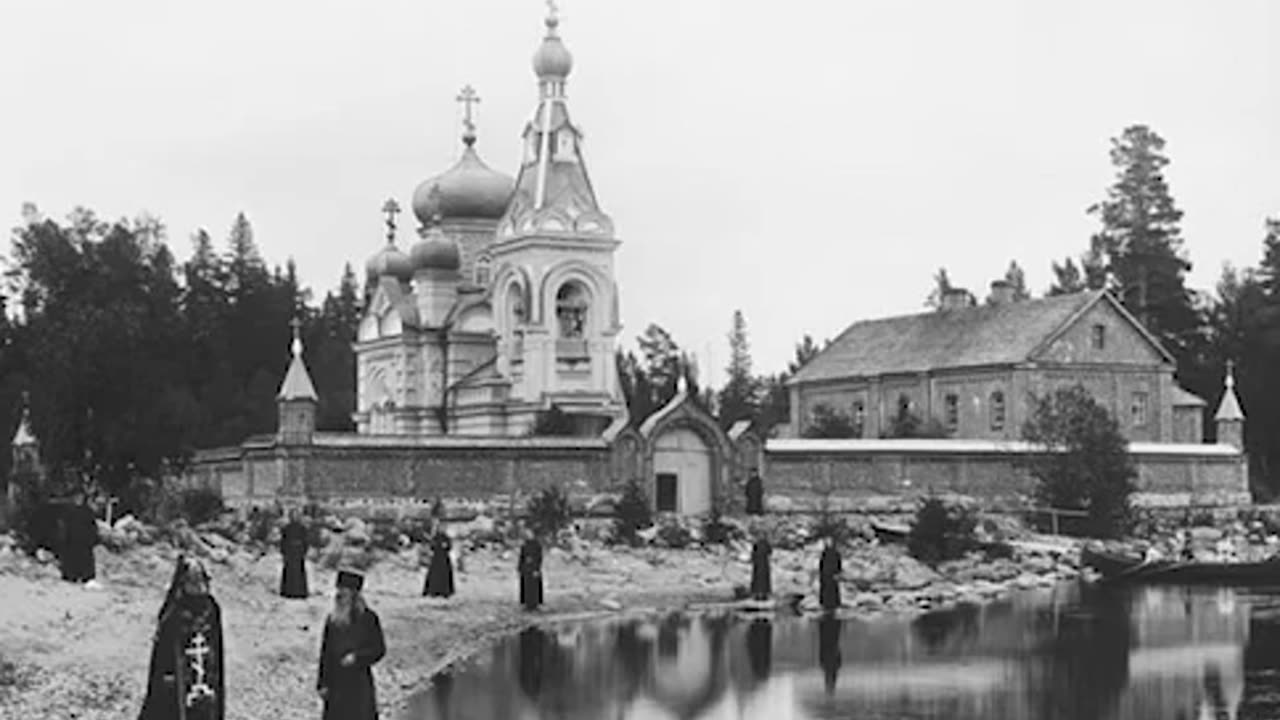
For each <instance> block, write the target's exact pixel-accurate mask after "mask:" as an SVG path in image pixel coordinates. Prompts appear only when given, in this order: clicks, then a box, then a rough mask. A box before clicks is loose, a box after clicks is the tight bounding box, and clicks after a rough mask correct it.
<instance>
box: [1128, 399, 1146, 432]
mask: <svg viewBox="0 0 1280 720" xmlns="http://www.w3.org/2000/svg"><path fill="white" fill-rule="evenodd" d="M1129 412H1130V414H1131V415H1132V417H1133V424H1134V425H1135V426H1140V425H1146V424H1147V394H1146V393H1144V392H1136V393H1134V394H1133V403H1132V404H1131V405H1130V407H1129Z"/></svg>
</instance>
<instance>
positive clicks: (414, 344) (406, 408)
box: [354, 13, 626, 436]
mask: <svg viewBox="0 0 1280 720" xmlns="http://www.w3.org/2000/svg"><path fill="white" fill-rule="evenodd" d="M558 24H559V22H558V19H557V18H556V16H555V14H554V13H553V14H552V15H551V16H550V17H548V18H547V20H546V35H545V37H544V38H543V40H542V44H541V46H540V47H539V48H538V49H537V52H535V53H534V56H533V71H534V74H535V75H536V76H537V80H538V102H537V106H536V108H535V110H534V113H533V117H532V118H531V119H530V120H529V122H528V123H527V124H526V125H525V128H524V136H523V138H524V144H523V155H522V158H521V161H520V167H519V170H518V171H517V173H516V176H515V178H512V177H511V176H509V175H506V174H504V173H502V172H500V171H497V170H494V169H493V168H491V167H489V166H488V165H487V164H485V162H484V161H483V160H481V159H480V155H479V152H478V151H477V149H476V132H475V125H474V123H473V122H472V118H471V104H472V103H473V102H475V101H476V99H477V98H476V94H475V91H474V90H473V89H472V88H471V87H470V86H468V87H466V88H464V89H463V91H462V94H461V95H460V96H459V98H458V99H459V101H461V102H463V103H465V106H466V118H465V120H464V126H465V130H464V133H463V135H462V153H461V157H460V158H459V159H458V161H457V163H456V164H455V165H454V166H453V167H452V168H449V169H448V170H446V171H445V172H443V173H441V174H439V175H436V176H434V177H431V178H429V179H427V180H424V181H423V182H422V183H421V184H419V185H418V187H417V189H416V190H415V191H414V193H413V203H412V209H413V215H414V217H415V218H416V220H417V221H418V225H419V227H418V236H419V240H418V241H417V242H416V243H414V244H413V246H412V247H410V248H409V249H408V252H404V251H402V250H401V249H400V248H399V247H397V245H396V242H395V214H396V212H398V211H399V206H398V205H397V204H396V203H395V201H394V200H389V201H388V202H387V205H386V206H384V208H383V210H384V212H385V213H386V214H387V216H388V217H387V226H388V234H387V244H386V246H385V247H383V248H382V249H381V250H379V251H378V252H377V253H376V254H375V255H373V256H372V257H371V258H369V260H368V263H367V264H366V270H367V276H368V283H369V288H370V293H369V295H368V303H367V306H366V311H365V314H364V317H363V319H362V320H361V322H360V326H359V332H358V336H357V338H356V342H355V344H354V351H355V354H356V368H357V370H356V372H357V381H356V386H357V391H356V393H357V398H356V412H355V416H354V420H355V424H356V427H357V431H358V432H359V433H360V434H366V435H411V436H433V435H436V436H438V435H466V436H516V435H524V434H526V433H527V432H528V431H529V430H530V429H531V428H532V427H533V426H534V424H535V422H536V421H537V418H538V416H539V413H542V412H547V411H549V410H550V409H551V408H553V407H555V408H557V409H559V410H560V411H561V412H563V413H565V414H566V415H567V416H568V417H570V418H571V419H572V421H573V422H574V425H575V427H576V429H577V430H578V432H579V434H582V435H599V433H600V432H602V431H603V430H604V429H605V428H607V427H608V426H609V425H610V424H611V423H612V422H614V421H615V420H617V419H618V418H620V417H623V416H625V414H626V406H625V403H624V401H623V398H622V394H621V391H620V389H619V384H618V378H617V373H616V368H615V365H614V344H615V339H616V338H617V336H618V333H619V331H620V330H621V324H620V322H619V315H618V286H617V282H616V281H615V279H614V252H615V251H616V249H617V247H618V245H619V241H618V240H617V238H616V237H615V236H614V229H613V223H612V221H611V220H610V219H609V216H608V215H606V214H605V213H604V211H603V210H602V209H601V207H600V204H599V201H598V199H597V197H596V193H595V189H594V188H593V187H592V185H591V179H590V176H589V175H588V173H587V165H586V161H585V156H584V154H583V137H582V131H581V130H580V129H579V128H578V126H577V125H575V124H574V123H573V121H572V120H571V119H570V117H569V108H568V102H567V97H566V93H565V88H566V83H567V79H568V77H569V73H570V70H571V69H572V67H573V60H572V56H571V55H570V53H569V50H568V49H567V48H566V47H565V45H564V42H563V41H562V40H561V39H560V36H559V33H558V31H557V27H558Z"/></svg>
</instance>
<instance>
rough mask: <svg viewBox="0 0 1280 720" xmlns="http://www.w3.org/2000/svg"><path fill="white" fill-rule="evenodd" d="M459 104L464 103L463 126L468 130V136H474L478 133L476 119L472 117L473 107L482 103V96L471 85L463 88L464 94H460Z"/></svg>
mask: <svg viewBox="0 0 1280 720" xmlns="http://www.w3.org/2000/svg"><path fill="white" fill-rule="evenodd" d="M457 100H458V102H460V103H462V113H463V115H462V126H463V127H464V128H465V129H466V131H467V134H468V135H471V134H474V133H475V131H476V123H475V119H474V118H472V117H471V106H472V105H477V104H479V102H480V96H479V95H478V94H476V89H475V88H473V87H471V86H470V85H468V86H466V87H464V88H462V92H460V93H458V98H457Z"/></svg>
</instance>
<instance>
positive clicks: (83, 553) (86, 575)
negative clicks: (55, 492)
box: [58, 490, 98, 583]
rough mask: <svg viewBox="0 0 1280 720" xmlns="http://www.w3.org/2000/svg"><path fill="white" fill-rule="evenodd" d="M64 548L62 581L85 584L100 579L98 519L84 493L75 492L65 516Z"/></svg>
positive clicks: (63, 521) (59, 559)
mask: <svg viewBox="0 0 1280 720" xmlns="http://www.w3.org/2000/svg"><path fill="white" fill-rule="evenodd" d="M62 523H63V532H62V547H61V548H59V552H58V555H59V557H58V561H59V565H61V567H62V579H63V580H67V581H70V582H75V583H84V582H88V581H90V580H93V579H94V578H95V577H97V574H98V573H97V563H96V562H95V561H94V557H93V548H94V547H95V546H97V544H98V519H97V517H95V516H94V514H93V510H92V509H91V508H90V507H89V506H88V505H86V504H85V496H84V491H83V490H76V491H75V494H74V495H72V498H71V504H70V505H68V506H66V508H64V509H63V512H62Z"/></svg>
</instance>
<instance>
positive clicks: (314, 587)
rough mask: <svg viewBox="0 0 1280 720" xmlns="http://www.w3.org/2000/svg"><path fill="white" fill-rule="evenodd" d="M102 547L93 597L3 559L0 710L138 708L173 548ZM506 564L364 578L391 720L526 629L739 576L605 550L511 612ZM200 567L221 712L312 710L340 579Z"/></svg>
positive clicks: (572, 562) (11, 713)
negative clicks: (437, 590)
mask: <svg viewBox="0 0 1280 720" xmlns="http://www.w3.org/2000/svg"><path fill="white" fill-rule="evenodd" d="M97 553H98V577H99V581H100V582H101V584H102V586H101V587H100V588H84V587H80V586H76V585H70V584H67V583H64V582H63V581H61V580H60V579H59V577H58V571H57V566H56V564H48V565H41V564H39V563H37V562H35V561H34V560H31V559H29V558H25V557H21V556H18V555H15V554H7V555H6V556H5V557H4V558H3V559H0V717H5V718H23V719H24V720H39V719H41V718H49V719H50V720H52V719H53V718H57V719H58V720H65V719H66V718H76V719H77V720H92V719H97V718H103V719H106V718H111V719H113V720H117V719H119V718H128V717H133V716H135V715H136V713H137V712H138V710H139V708H140V707H141V702H142V695H143V692H144V688H145V682H146V674H147V662H148V658H149V653H150V642H151V635H152V632H153V631H154V625H155V620H156V613H157V611H158V610H159V606H160V602H161V600H162V599H163V596H164V591H165V588H166V586H167V583H168V581H169V577H170V574H171V572H172V568H173V560H174V558H175V557H176V551H174V550H173V549H171V548H169V547H168V546H164V545H160V546H152V547H141V548H137V549H134V550H130V551H128V552H126V553H123V554H116V553H112V552H109V551H107V550H105V549H104V548H101V547H100V548H98V550H97ZM515 562H516V558H515V553H514V552H513V551H511V550H497V549H483V550H477V551H474V552H472V553H469V554H467V555H466V556H465V557H464V558H463V562H462V563H461V564H462V568H461V569H460V571H459V572H458V574H457V582H458V593H457V595H455V596H454V597H453V598H451V599H449V600H447V601H441V600H436V599H427V598H423V597H421V590H422V582H423V578H424V574H425V570H424V569H422V568H421V567H420V566H419V564H418V556H417V554H416V552H413V551H406V552H405V553H402V554H400V555H391V556H388V557H386V558H385V559H383V560H382V561H380V562H379V563H378V564H376V565H375V566H374V567H372V568H371V569H370V570H369V571H368V574H367V580H366V596H367V598H368V601H369V604H370V606H371V607H372V608H374V609H375V610H376V611H377V612H378V614H379V616H380V617H381V619H382V625H383V628H384V631H385V633H386V637H387V646H388V651H387V655H386V657H385V658H384V659H383V660H382V662H381V663H379V664H378V665H377V666H376V667H375V669H374V676H375V678H376V682H377V689H378V694H379V704H380V706H381V708H382V716H383V717H384V718H389V719H394V718H397V717H399V715H400V713H401V709H402V707H403V703H404V701H405V700H406V699H407V698H408V696H409V695H410V694H412V693H413V692H414V691H416V690H419V689H421V688H423V687H425V686H426V685H427V683H428V682H429V680H430V678H431V676H432V675H433V674H434V673H435V672H436V671H437V670H439V669H440V668H442V667H444V666H445V665H446V664H448V663H450V662H453V661H454V660H457V659H461V658H464V657H466V656H467V655H470V654H471V653H473V652H474V651H476V650H479V649H480V648H482V647H483V646H484V644H485V643H487V642H488V641H490V640H492V639H493V638H495V637H497V636H498V635H501V634H503V633H506V632H511V631H514V630H517V629H519V628H520V627H522V626H523V625H524V624H526V623H528V622H530V621H531V620H538V621H542V620H548V619H554V618H557V617H567V616H573V615H576V614H581V613H586V612H602V611H603V612H610V611H616V610H617V609H618V608H619V607H621V608H623V609H627V610H635V609H638V608H655V609H664V608H679V607H683V606H684V605H685V604H686V603H688V602H695V601H708V600H724V599H728V598H730V597H731V596H732V593H733V586H734V585H735V584H745V583H746V582H747V575H748V568H747V565H746V564H745V563H744V562H740V561H739V558H738V557H736V556H733V555H731V554H730V553H729V552H728V551H726V550H723V549H715V550H706V551H704V550H679V551H676V550H657V549H643V550H630V549H621V550H616V551H615V550H605V549H599V548H598V549H594V550H591V551H588V552H587V553H586V554H585V555H578V556H576V557H571V556H569V555H567V554H566V553H564V552H562V551H560V550H558V549H552V550H550V551H549V552H548V554H547V558H546V561H545V577H546V597H547V605H546V606H545V608H544V611H543V612H540V613H535V614H533V615H530V614H528V613H524V612H522V611H521V610H520V609H519V608H518V606H517V603H516V597H517V586H516V576H515ZM208 567H209V569H210V572H211V574H212V576H213V583H212V590H213V593H214V596H215V597H216V598H217V599H218V602H219V603H220V604H221V606H222V612H223V624H224V634H225V644H226V662H227V696H228V698H229V701H228V707H227V717H228V718H229V719H230V720H261V719H262V718H272V719H273V720H292V719H293V718H315V717H318V716H319V715H318V713H319V712H320V700H319V698H318V697H317V696H316V693H315V690H314V687H315V680H316V664H317V656H318V652H319V642H320V632H321V629H322V626H323V622H324V617H325V614H326V613H327V611H328V609H329V606H330V603H331V594H332V587H333V582H334V573H333V572H330V571H325V570H322V569H320V568H318V567H317V566H316V565H314V564H309V567H308V574H309V579H310V583H311V597H310V598H309V599H307V600H284V599H282V598H280V597H279V596H278V595H277V594H276V589H277V587H278V582H279V574H278V573H279V570H280V558H279V555H278V554H275V553H269V554H267V555H265V556H262V557H255V556H253V555H249V554H247V553H243V552H240V553H236V554H234V555H233V556H232V557H231V559H230V560H229V561H228V562H227V563H226V564H217V563H209V564H208Z"/></svg>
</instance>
